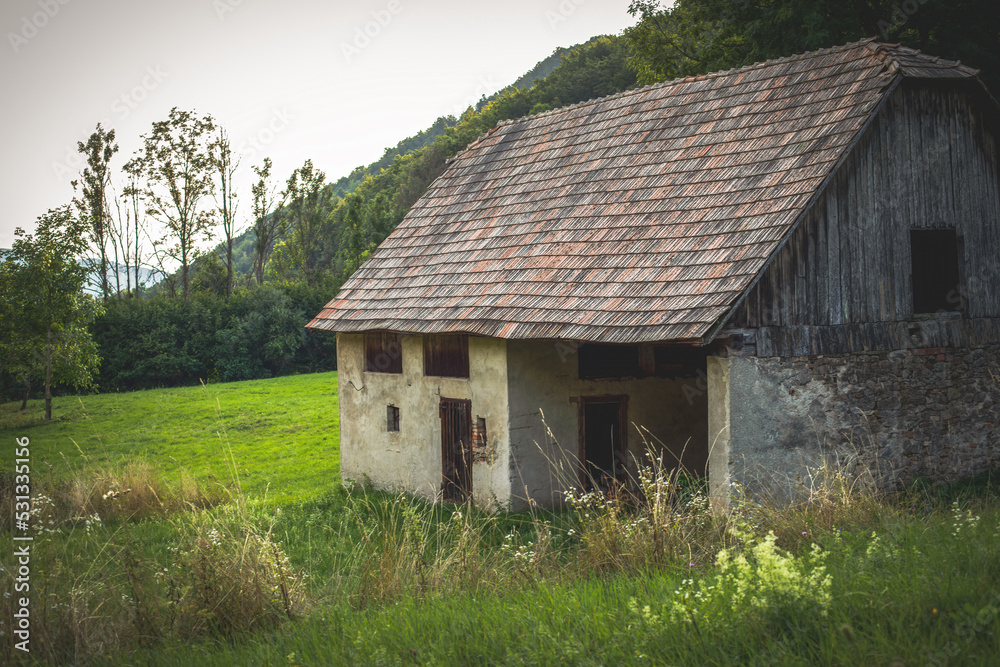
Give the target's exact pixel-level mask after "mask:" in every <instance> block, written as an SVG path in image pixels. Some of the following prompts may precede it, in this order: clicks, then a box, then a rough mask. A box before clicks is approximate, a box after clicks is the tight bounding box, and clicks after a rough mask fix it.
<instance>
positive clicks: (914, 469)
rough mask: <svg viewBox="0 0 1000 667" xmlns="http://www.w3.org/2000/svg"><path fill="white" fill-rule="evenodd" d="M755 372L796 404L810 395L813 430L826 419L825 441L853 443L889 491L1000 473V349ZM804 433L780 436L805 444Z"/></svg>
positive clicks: (870, 356) (783, 361)
mask: <svg viewBox="0 0 1000 667" xmlns="http://www.w3.org/2000/svg"><path fill="white" fill-rule="evenodd" d="M756 366H757V370H758V372H759V373H761V374H762V375H765V376H770V379H771V381H777V383H778V384H780V386H781V387H782V388H783V389H784V391H785V392H787V399H788V401H789V402H790V403H792V404H794V402H795V400H796V397H797V396H803V397H807V400H808V413H809V414H810V415H811V416H812V417H813V418H814V419H813V426H814V427H819V426H821V425H820V424H816V423H815V421H816V420H815V417H818V416H820V415H822V417H821V418H822V419H823V420H825V430H826V434H825V437H824V438H823V439H824V440H825V441H826V442H827V443H831V444H833V443H836V442H837V441H839V442H841V443H852V444H853V445H854V447H855V448H857V449H858V451H859V453H860V455H861V463H863V464H866V465H868V466H869V467H870V469H874V468H875V467H877V470H878V471H879V473H880V476H881V477H882V479H883V481H884V482H885V483H886V484H888V485H890V486H897V485H902V484H906V483H909V482H911V481H913V480H914V479H918V478H926V479H930V480H932V481H939V482H943V481H952V480H955V479H959V478H962V477H965V476H968V475H973V474H977V473H980V472H983V471H985V470H989V469H993V468H998V467H1000V345H991V346H987V347H981V348H975V349H945V348H923V349H910V350H897V351H892V352H870V353H854V354H837V355H824V356H816V357H792V358H758V359H756ZM799 407H800V409H801V408H802V407H805V406H799ZM803 435H804V434H802V433H799V434H794V433H787V432H786V433H785V434H783V435H782V436H781V438H780V439H781V440H783V441H784V442H783V443H782V444H783V445H784V446H786V447H787V446H790V445H793V443H792V442H791V441H789V438H791V439H793V440H799V443H798V446H800V447H801V446H803V443H802V441H803ZM813 441H815V436H814V437H813ZM876 463H877V466H873V464H876Z"/></svg>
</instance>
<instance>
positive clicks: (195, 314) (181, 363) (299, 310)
mask: <svg viewBox="0 0 1000 667" xmlns="http://www.w3.org/2000/svg"><path fill="white" fill-rule="evenodd" d="M333 291H335V290H334V288H333V287H332V286H325V287H315V288H310V287H307V286H305V285H299V284H288V283H274V284H271V283H266V284H264V285H262V286H260V287H254V288H250V289H245V290H240V291H238V292H236V293H235V294H234V295H233V296H232V298H230V299H225V298H223V297H221V296H216V295H212V294H205V293H202V294H198V295H196V296H194V297H192V298H191V299H190V300H188V301H182V300H180V299H170V298H166V297H154V298H151V299H111V300H109V301H108V302H107V305H106V312H105V314H104V315H103V316H102V317H100V318H98V320H97V321H95V322H94V324H93V327H92V330H93V334H94V340H95V341H97V345H98V348H99V354H100V356H101V358H102V363H101V370H100V375H99V376H98V385H99V387H100V390H101V391H115V390H122V391H126V390H134V389H146V388H150V387H160V386H179V385H186V384H196V383H197V382H198V381H199V380H221V381H232V380H252V379H258V378H267V377H273V376H276V375H285V374H289V373H310V372H320V371H328V370H333V369H335V368H336V347H335V345H336V343H335V338H334V336H333V334H315V333H311V332H307V331H306V329H305V325H306V324H307V323H308V322H309V320H310V319H311V318H312V317H313V316H314V315H315V314H316V313H318V312H319V310H320V308H322V306H323V305H324V304H325V303H326V301H327V300H328V299H329V298H330V295H331V294H332V293H333Z"/></svg>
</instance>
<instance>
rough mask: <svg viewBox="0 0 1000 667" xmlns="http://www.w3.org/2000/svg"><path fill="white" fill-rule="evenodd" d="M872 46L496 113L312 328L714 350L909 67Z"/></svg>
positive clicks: (912, 65) (913, 58)
mask: <svg viewBox="0 0 1000 667" xmlns="http://www.w3.org/2000/svg"><path fill="white" fill-rule="evenodd" d="M976 74H977V71H976V70H973V69H971V68H968V67H965V66H964V65H960V64H958V63H954V62H948V61H942V60H940V59H937V58H932V57H930V56H926V55H923V54H920V53H919V52H916V51H913V50H912V49H905V48H902V47H899V46H896V45H885V44H879V43H877V42H874V41H873V40H865V41H862V42H858V43H854V44H849V45H846V46H842V47H837V48H832V49H826V50H822V51H817V52H813V53H808V54H804V55H798V56H793V57H789V58H782V59H779V60H773V61H768V62H765V63H762V64H758V65H753V66H749V67H744V68H741V69H736V70H731V71H728V72H719V73H714V74H709V75H705V76H697V77H689V78H686V79H681V80H677V81H671V82H668V83H664V84H658V85H654V86H649V87H647V88H642V89H640V90H634V91H628V92H625V93H620V94H617V95H612V96H610V97H605V98H601V99H597V100H591V101H589V102H584V103H581V104H577V105H574V106H571V107H566V108H563V109H557V110H554V111H550V112H546V113H542V114H538V115H535V116H529V117H526V118H522V119H519V120H516V121H507V122H503V123H501V124H499V125H498V126H497V127H496V128H494V129H493V130H491V131H490V132H489V133H488V134H487V135H485V136H483V137H481V138H480V139H479V140H478V141H477V142H475V143H474V144H472V145H470V146H469V148H468V149H467V150H466V151H465V152H463V153H461V154H460V155H458V156H457V157H456V158H455V159H454V160H453V161H452V162H451V163H450V165H449V166H448V168H447V169H446V171H445V172H444V173H443V174H442V175H441V176H440V177H439V178H438V179H437V180H436V181H435V182H434V183H433V184H432V185H431V186H430V188H429V189H428V190H427V192H426V193H425V194H424V196H423V197H422V198H421V199H420V200H419V201H418V202H417V203H416V204H415V205H414V206H413V208H412V209H411V210H410V212H409V213H408V214H407V216H406V218H405V219H404V220H403V222H402V223H400V225H399V226H398V227H397V228H396V230H395V231H394V232H393V233H392V234H391V235H390V236H389V237H388V238H387V239H386V240H385V241H384V242H383V243H382V244H381V246H379V248H378V249H377V250H376V251H375V252H374V253H373V254H372V256H371V258H370V259H369V260H368V261H367V262H365V264H364V265H363V266H362V267H361V268H360V269H358V271H357V272H355V273H354V275H353V276H352V277H351V278H350V280H348V281H347V283H345V285H344V286H343V288H342V289H341V290H340V292H339V293H338V294H337V296H336V297H335V298H334V299H333V300H332V301H331V302H330V303H329V304H327V306H326V307H325V308H324V309H323V310H322V311H321V312H320V313H319V315H317V316H316V318H315V319H314V320H313V321H312V322H311V323H310V324H309V325H308V326H309V327H310V328H313V329H325V330H330V331H342V332H360V331H372V330H387V331H397V332H404V333H444V332H465V333H470V334H479V335H485V336H494V337H499V338H522V339H523V338H548V339H557V338H558V339H573V340H582V341H592V342H619V343H634V342H652V341H684V342H692V343H704V342H706V340H707V338H708V337H709V336H710V335H711V333H712V331H713V328H714V327H715V325H717V324H718V323H720V322H721V321H723V320H724V318H725V317H726V316H727V314H728V313H729V312H730V309H731V308H732V307H733V305H734V304H735V303H736V301H737V300H738V299H739V298H740V296H741V295H742V294H743V293H744V292H745V291H746V290H747V289H748V288H749V286H750V285H751V283H752V281H753V280H754V278H755V277H756V276H757V275H758V274H759V273H760V272H761V271H762V270H763V268H764V267H765V266H766V264H767V263H768V261H769V259H770V258H771V257H772V255H773V254H774V253H775V252H776V251H777V249H778V248H779V247H780V245H781V243H782V242H783V240H784V239H785V238H786V237H787V235H788V234H789V233H790V230H791V229H792V227H793V226H794V224H795V222H796V221H797V220H798V219H799V218H800V216H801V215H802V214H803V212H804V211H805V210H806V208H807V207H808V205H809V204H810V202H811V201H812V200H813V199H814V198H815V197H816V196H817V194H818V192H819V190H820V188H821V186H822V184H823V183H824V181H825V180H826V179H827V178H828V177H829V176H830V175H831V174H832V172H833V171H834V169H835V167H836V165H837V164H838V163H839V162H840V161H841V160H842V159H843V158H844V157H845V155H846V153H847V151H848V149H849V148H850V146H851V145H852V144H853V142H854V141H856V139H857V138H858V136H859V135H860V133H861V131H862V130H863V128H864V126H865V123H866V121H867V120H868V119H869V118H871V117H872V116H873V114H874V112H875V110H876V108H877V107H878V106H879V103H880V102H881V101H882V100H883V99H884V98H885V96H886V95H887V94H888V92H889V91H890V90H891V89H892V88H893V87H894V85H895V84H896V83H897V82H898V81H899V79H900V77H902V76H914V77H919V78H924V77H934V78H941V77H959V78H968V77H974V76H975V75H976Z"/></svg>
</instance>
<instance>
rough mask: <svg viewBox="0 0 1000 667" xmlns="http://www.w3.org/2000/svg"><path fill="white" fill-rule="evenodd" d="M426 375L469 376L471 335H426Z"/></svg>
mask: <svg viewBox="0 0 1000 667" xmlns="http://www.w3.org/2000/svg"><path fill="white" fill-rule="evenodd" d="M424 375H428V376H435V377H450V378H468V377H469V337H468V336H466V335H465V334H447V335H439V336H424Z"/></svg>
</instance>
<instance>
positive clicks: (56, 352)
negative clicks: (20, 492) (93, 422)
mask: <svg viewBox="0 0 1000 667" xmlns="http://www.w3.org/2000/svg"><path fill="white" fill-rule="evenodd" d="M89 228H90V224H89V221H88V220H86V219H83V218H78V217H75V216H73V215H72V213H71V212H70V209H69V207H68V206H64V207H62V208H59V209H53V210H51V211H49V212H48V213H47V214H46V215H44V216H42V217H41V218H39V219H38V225H37V227H36V229H35V235H34V236H31V235H29V234H27V233H26V232H25V231H24V230H23V229H21V228H18V229H17V230H15V232H14V236H15V239H14V243H13V247H12V248H11V250H10V252H9V253H7V254H6V255H5V256H4V259H3V263H2V264H0V293H2V297H3V298H2V301H3V303H4V311H5V312H4V316H5V318H4V319H5V322H4V324H3V326H4V329H5V334H4V335H3V337H2V344H3V345H4V346H5V348H6V349H5V350H4V351H3V354H0V358H4V359H8V360H10V359H11V358H17V361H16V362H15V367H14V368H12V369H11V370H12V371H13V374H14V375H15V376H17V377H18V378H19V379H23V380H24V381H25V382H26V383H27V384H29V385H30V381H31V379H32V378H36V377H41V378H42V379H43V383H44V387H45V418H46V419H52V385H53V384H54V383H61V384H66V385H70V386H73V387H75V388H77V389H80V388H87V387H90V386H92V384H93V377H94V373H95V372H96V371H97V368H98V365H99V363H100V360H99V358H98V355H97V347H96V345H95V344H94V341H93V339H92V338H91V335H90V332H89V330H88V325H89V324H90V323H91V322H92V321H93V320H94V318H95V317H97V316H98V315H99V314H100V312H101V308H100V306H99V305H98V304H96V303H95V302H94V300H93V298H91V297H90V296H88V295H86V294H84V293H83V291H82V290H83V287H84V285H85V283H86V280H87V269H86V268H85V267H84V266H82V265H81V264H80V263H79V262H78V261H77V257H79V255H80V253H81V252H83V251H84V249H85V248H86V247H87V241H86V240H85V236H86V234H87V232H88V229H89Z"/></svg>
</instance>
